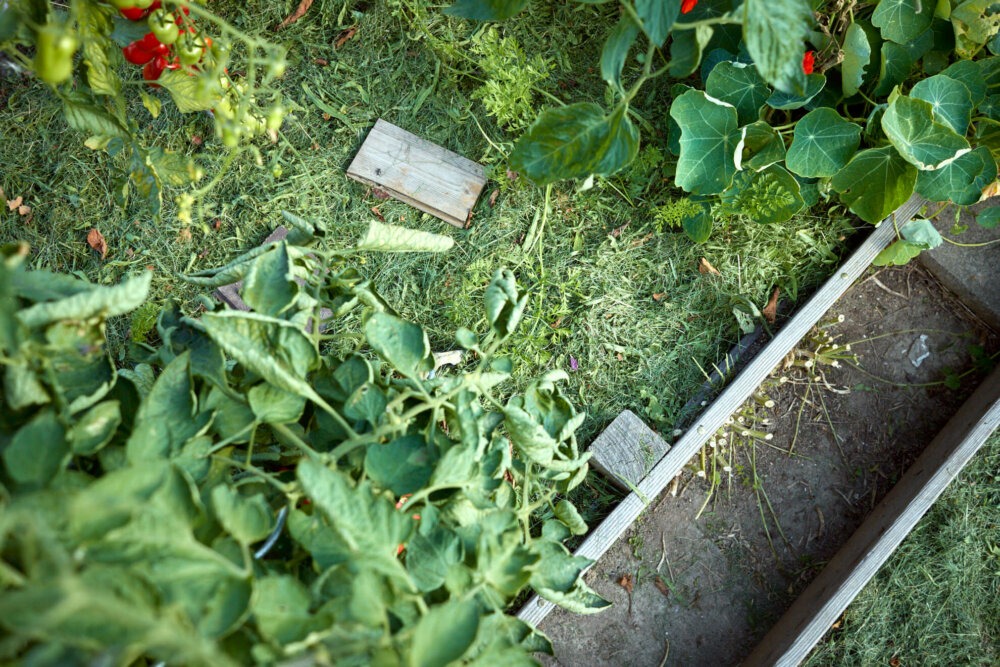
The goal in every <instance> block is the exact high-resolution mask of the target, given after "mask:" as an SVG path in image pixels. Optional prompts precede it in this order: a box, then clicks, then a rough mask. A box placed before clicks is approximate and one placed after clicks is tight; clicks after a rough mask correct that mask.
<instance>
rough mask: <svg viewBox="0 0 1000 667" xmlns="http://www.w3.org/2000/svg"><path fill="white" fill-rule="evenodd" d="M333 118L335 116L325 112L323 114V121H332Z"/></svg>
mask: <svg viewBox="0 0 1000 667" xmlns="http://www.w3.org/2000/svg"><path fill="white" fill-rule="evenodd" d="M331 118H333V116H331V115H330V114H328V113H326V112H325V111H324V112H323V120H330V119H331Z"/></svg>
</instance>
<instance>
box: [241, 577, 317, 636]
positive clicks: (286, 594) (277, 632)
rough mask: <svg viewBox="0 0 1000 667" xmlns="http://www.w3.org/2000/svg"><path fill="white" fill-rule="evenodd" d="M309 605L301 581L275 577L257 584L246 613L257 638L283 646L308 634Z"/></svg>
mask: <svg viewBox="0 0 1000 667" xmlns="http://www.w3.org/2000/svg"><path fill="white" fill-rule="evenodd" d="M310 604H311V600H310V599H309V590H308V589H307V588H306V587H305V585H304V584H303V583H302V582H301V581H299V580H298V579H296V578H295V577H292V576H290V575H287V574H275V575H268V576H265V577H261V578H260V579H258V580H257V582H256V584H255V585H254V591H253V597H251V599H250V610H251V611H252V612H253V616H254V621H255V622H256V624H257V629H258V630H260V633H261V635H263V636H264V637H265V638H267V639H269V640H271V641H273V642H275V643H276V644H280V645H283V644H289V643H291V642H294V641H298V640H299V639H302V638H303V637H305V636H306V635H307V634H309V630H310V628H311V626H312V621H313V617H312V616H311V615H310V614H309V606H310Z"/></svg>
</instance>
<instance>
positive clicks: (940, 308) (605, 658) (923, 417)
mask: <svg viewBox="0 0 1000 667" xmlns="http://www.w3.org/2000/svg"><path fill="white" fill-rule="evenodd" d="M831 316H832V317H833V321H832V322H830V321H829V320H828V321H827V324H826V325H824V327H823V328H822V329H819V330H817V332H815V333H814V334H811V335H810V336H809V337H807V339H805V340H804V341H803V342H802V343H801V344H800V346H799V349H800V350H805V351H815V349H816V345H817V341H818V340H819V339H820V338H821V337H822V334H821V333H820V332H823V331H825V332H829V333H830V334H831V335H832V336H833V337H834V339H835V342H837V343H839V344H840V345H845V344H847V343H850V344H851V352H853V353H855V354H857V355H858V368H853V367H851V366H850V365H848V364H847V363H845V362H841V363H840V365H839V367H833V366H831V365H828V364H822V363H821V364H819V365H818V366H816V367H814V368H812V369H804V368H798V367H788V368H785V369H776V371H775V374H774V376H773V377H772V379H771V380H769V381H768V382H767V383H765V385H764V387H763V391H764V393H766V394H767V397H768V398H770V399H772V400H774V401H775V403H776V405H775V407H773V408H771V409H764V408H761V407H758V408H755V409H750V408H748V407H744V409H743V410H741V412H740V413H738V414H742V415H743V416H744V419H745V424H744V425H742V426H741V425H740V424H738V423H736V424H734V425H733V427H731V429H730V430H731V431H733V433H734V435H733V436H732V439H731V440H730V439H728V438H727V439H726V440H725V442H724V443H720V444H718V445H717V451H719V452H724V455H723V456H722V457H720V458H719V459H716V461H717V465H718V466H720V467H721V465H722V462H723V461H724V462H725V463H728V464H730V467H731V472H721V480H720V485H719V488H718V490H717V492H716V494H715V496H714V497H713V499H712V500H711V501H710V502H709V503H708V504H707V506H705V508H704V510H703V511H702V512H701V515H700V517H698V518H696V515H697V514H698V512H699V509H701V507H702V505H703V504H704V502H705V498H706V494H707V492H708V484H707V483H706V482H705V480H704V479H702V478H700V477H698V476H696V475H695V474H693V473H688V472H686V473H685V474H684V475H683V476H682V479H681V480H680V482H679V485H678V486H679V487H680V489H681V491H680V492H679V494H678V495H677V496H672V495H670V494H669V493H667V494H664V496H663V497H661V498H659V499H657V500H656V501H654V503H653V504H652V505H651V507H650V508H649V509H647V510H646V511H645V512H644V514H643V516H642V517H641V518H640V520H639V521H638V522H637V523H636V525H635V526H633V527H632V528H631V529H630V530H629V532H628V533H627V534H626V535H625V536H624V537H623V539H622V540H620V541H619V542H618V543H617V544H616V545H615V546H614V547H613V548H612V549H611V550H610V551H609V552H608V553H607V554H606V555H605V556H604V557H603V558H602V559H601V561H600V562H599V563H597V564H596V565H595V566H594V567H593V569H592V570H591V571H590V572H589V574H588V581H589V582H590V584H591V586H593V587H594V589H595V590H597V591H598V592H600V593H601V594H602V595H604V596H605V597H607V598H608V599H610V600H613V601H614V602H616V605H615V606H614V607H613V608H612V609H611V610H609V611H608V612H605V613H603V614H598V615H595V616H589V617H580V616H576V615H573V614H568V613H564V612H561V611H558V612H554V613H553V614H552V615H550V616H549V617H548V618H547V619H546V620H545V621H544V622H543V623H542V626H541V627H542V630H544V631H545V632H546V633H547V634H548V635H549V636H550V637H551V638H552V640H553V643H554V645H555V649H556V659H555V660H550V661H548V662H549V663H550V664H560V665H594V666H597V665H625V664H627V665H635V666H643V665H660V664H661V663H662V664H667V665H727V664H736V663H738V662H739V660H740V659H741V658H742V657H743V656H745V655H746V654H747V653H748V652H749V650H750V649H751V648H752V647H753V646H754V644H755V643H756V642H757V641H758V640H759V639H760V638H761V637H762V636H763V634H764V633H766V632H767V630H768V629H769V628H770V626H771V625H772V624H773V623H774V622H775V621H776V620H777V618H778V617H779V616H780V615H781V613H782V612H783V611H784V610H785V609H786V608H787V607H788V606H789V605H790V604H791V602H792V600H794V598H795V596H796V595H798V593H799V592H801V591H802V589H803V588H804V587H805V586H806V585H807V584H808V583H809V582H810V581H811V580H812V578H813V577H814V576H815V575H816V574H818V573H819V571H820V570H821V569H822V567H823V565H824V563H825V561H827V560H828V559H829V558H830V557H832V556H833V554H834V553H836V551H837V550H838V549H839V548H840V546H841V545H842V544H843V543H844V542H845V541H846V539H847V538H848V537H849V536H850V535H851V534H852V533H853V532H854V530H855V529H856V528H857V527H858V525H859V524H860V523H861V521H862V520H863V519H864V517H865V516H866V515H867V514H868V513H869V512H870V511H871V509H872V508H873V507H874V506H875V504H876V503H877V502H878V501H879V500H880V499H881V498H882V497H883V496H884V495H885V493H886V492H887V491H888V490H889V489H890V488H892V486H893V484H894V483H895V482H896V480H897V479H898V478H899V476H900V475H901V474H902V473H903V472H904V471H905V470H906V468H907V467H908V466H909V464H910V463H912V461H913V460H914V459H915V458H916V456H917V455H918V454H919V453H920V452H921V451H922V450H923V449H924V447H926V446H927V444H928V443H929V442H930V441H931V440H932V439H933V437H934V436H935V435H936V434H937V432H938V431H939V430H940V429H941V427H942V426H943V425H944V424H945V423H946V422H947V421H948V419H949V418H950V417H951V415H952V414H953V413H954V412H955V410H956V409H957V407H958V406H959V405H960V404H961V403H962V402H963V401H964V400H965V399H966V398H967V397H968V395H969V394H971V393H972V391H973V390H974V389H975V386H976V385H977V383H978V382H979V381H980V380H981V379H982V377H983V375H984V374H983V372H981V371H979V370H977V362H978V365H979V366H984V365H985V364H983V363H982V361H983V356H984V355H989V354H993V353H995V352H996V351H997V350H998V349H1000V340H998V338H997V336H996V335H995V334H994V333H993V332H991V331H990V330H989V329H988V328H986V327H985V326H984V325H983V324H982V323H981V322H980V321H978V320H977V319H976V318H975V317H974V316H973V315H971V313H970V312H969V311H968V310H967V309H966V308H965V307H964V306H963V305H962V304H961V303H960V302H959V301H957V300H956V299H955V298H954V297H953V296H952V295H951V294H950V293H949V292H947V291H946V290H944V288H942V287H941V286H940V285H939V284H938V283H937V282H936V281H935V280H934V279H933V277H931V276H930V275H929V274H928V273H927V272H925V271H924V270H923V269H921V268H919V267H917V266H907V267H903V268H897V269H886V270H881V271H878V272H872V273H870V274H869V275H868V276H867V277H866V278H865V279H862V280H861V281H860V282H859V283H858V284H857V285H855V286H854V287H852V288H851V290H849V291H848V293H847V294H846V295H845V296H844V297H843V298H842V299H841V300H840V301H839V302H838V303H837V305H836V306H835V307H834V309H833V311H832V313H831ZM838 316H843V320H842V321H840V322H838V321H837V318H838ZM924 337H925V338H924ZM841 351H843V350H842V349H841ZM925 353H929V354H926V355H925ZM921 357H923V359H921ZM805 358H806V357H805V356H803V355H801V354H800V355H799V356H798V357H797V359H799V361H802V360H804V359H805ZM915 362H916V363H915ZM917 364H919V365H917ZM817 368H818V372H817ZM782 376H784V377H785V378H787V380H785V381H783V382H782V381H781V379H780V378H781V377H782ZM817 376H820V379H819V380H818V381H817V380H816V379H815V378H816V377H817ZM949 378H950V382H949V384H951V385H952V386H954V385H955V383H956V382H957V383H958V386H957V388H954V389H953V388H949V387H948V386H946V384H945V383H944V381H945V380H946V379H949ZM764 419H768V420H769V423H766V424H765V423H763V420H764ZM751 427H753V428H751ZM744 428H746V429H750V430H761V431H764V430H766V431H767V432H769V433H771V434H772V438H771V440H769V441H765V440H763V439H760V440H755V439H753V438H749V437H744V436H740V435H739V433H740V432H741V431H742V430H743V429H744ZM793 442H794V449H793V451H792V454H791V455H790V454H789V453H788V452H789V450H790V449H792V445H793ZM729 443H732V444H729ZM706 453H707V454H708V452H706ZM706 460H707V461H708V467H709V470H711V457H710V456H707V457H706ZM695 465H696V467H698V466H700V463H699V462H698V461H696V462H695ZM717 469H718V468H717ZM709 476H711V475H709ZM623 575H629V576H631V577H632V578H633V580H634V590H633V592H632V594H631V605H630V603H629V595H628V593H627V592H626V590H625V589H624V588H623V587H622V586H621V585H620V584H619V583H618V582H619V581H620V580H621V578H622V576H623ZM665 656H666V659H665V661H664V657H665Z"/></svg>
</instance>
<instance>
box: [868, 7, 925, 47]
mask: <svg viewBox="0 0 1000 667" xmlns="http://www.w3.org/2000/svg"><path fill="white" fill-rule="evenodd" d="M935 4H936V3H934V2H931V0H882V1H881V2H879V3H878V7H876V8H875V13H874V14H872V24H873V25H875V27H877V28H879V29H880V30H881V31H882V37H884V38H885V39H890V40H892V41H894V42H896V43H898V44H904V43H906V42H909V41H910V40H912V39H914V38H915V37H916V36H917V35H919V34H920V33H922V32H923V31H925V30H927V28H929V27H930V25H931V19H933V18H934V6H935Z"/></svg>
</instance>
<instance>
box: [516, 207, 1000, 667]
mask: <svg viewBox="0 0 1000 667" xmlns="http://www.w3.org/2000/svg"><path fill="white" fill-rule="evenodd" d="M924 203H925V202H924V200H923V199H922V198H920V197H918V196H916V195H914V196H913V197H911V198H910V200H909V201H907V202H906V203H905V204H903V205H902V206H900V207H899V208H898V209H896V211H895V212H894V213H893V214H892V215H890V216H889V217H888V218H886V219H885V220H883V221H882V223H881V224H880V225H879V226H878V227H876V228H875V230H874V231H872V232H871V233H870V234H869V236H868V238H867V239H866V240H865V241H864V242H863V243H862V244H861V246H860V247H859V248H858V249H857V250H856V251H855V252H854V253H853V254H852V255H851V256H850V258H848V260H847V261H846V262H844V263H843V264H842V265H841V267H840V268H839V269H838V271H837V272H836V273H835V274H834V275H833V276H832V277H831V278H830V279H829V280H827V281H826V283H824V284H823V286H822V287H821V288H820V289H819V291H817V292H816V294H814V295H813V297H812V298H811V299H809V301H808V302H807V303H806V304H805V305H804V306H803V307H802V308H801V309H800V310H799V311H798V312H797V313H796V314H795V315H794V316H793V317H792V318H791V319H790V320H789V321H788V322H786V323H785V325H784V326H783V327H782V328H781V330H780V331H779V332H778V334H777V335H776V336H775V337H774V338H773V339H772V340H771V341H770V342H769V343H768V344H767V346H766V347H764V348H763V349H762V350H761V351H760V352H759V353H758V354H757V356H756V357H755V358H754V359H753V360H752V361H751V362H750V363H749V364H748V365H747V366H746V367H745V368H744V369H743V370H742V371H741V372H740V373H739V374H738V375H737V376H736V377H735V378H734V379H733V380H732V381H731V382H730V383H729V385H728V386H727V387H726V388H725V390H724V391H723V392H722V393H721V394H720V395H719V396H718V398H716V399H715V401H713V402H712V404H711V405H709V406H708V408H706V409H705V411H704V412H703V413H702V414H701V415H700V416H699V418H698V419H697V420H696V421H695V422H694V424H693V425H692V426H691V428H689V429H688V430H687V431H686V432H685V433H684V434H683V435H682V436H681V438H680V439H679V440H678V441H677V442H676V443H674V445H673V446H672V447H671V448H670V450H669V451H668V452H667V454H666V455H664V457H663V458H662V459H660V461H659V462H658V463H657V464H656V465H654V466H653V467H652V469H651V470H650V471H649V474H648V475H646V477H645V478H644V479H643V480H642V481H641V482H639V484H637V485H636V489H635V490H633V491H632V492H631V493H629V495H628V496H626V497H625V499H624V500H622V502H621V503H619V505H618V506H617V507H616V508H615V509H614V510H613V511H612V512H611V514H610V515H608V517H607V518H605V519H604V521H602V522H601V524H600V525H598V526H597V527H596V528H595V529H594V530H593V531H591V533H590V534H589V535H588V536H587V538H586V539H585V540H584V542H583V544H582V545H580V547H579V548H578V549H577V550H576V552H575V555H577V556H583V557H586V558H590V559H592V560H594V561H597V560H598V559H599V558H600V557H601V556H602V555H603V554H604V553H605V552H606V551H607V550H608V549H610V548H611V546H612V545H613V544H614V543H615V541H616V540H617V539H618V538H619V537H621V535H622V534H623V533H624V532H625V531H626V530H627V529H628V528H629V527H630V526H631V525H632V524H633V523H634V522H635V521H636V519H638V518H639V515H640V514H641V513H642V511H643V510H644V509H645V507H646V503H647V502H652V501H653V500H654V499H655V498H656V497H657V496H659V495H660V493H662V492H663V491H664V489H666V487H667V485H669V484H670V482H671V481H672V480H673V479H674V478H675V477H676V476H677V475H678V474H680V472H681V470H682V469H683V468H684V466H685V465H687V463H688V461H690V460H691V458H693V457H694V456H695V455H696V454H697V453H698V451H699V450H700V449H701V448H702V447H703V446H704V444H705V443H706V442H707V441H708V439H709V438H710V437H711V436H712V434H713V433H715V432H716V431H717V430H718V429H719V428H721V427H722V426H723V424H724V422H725V420H726V419H727V418H728V417H729V416H730V415H731V414H732V413H733V412H734V411H735V410H737V409H738V408H739V406H740V405H742V404H743V403H744V402H745V401H746V400H747V399H748V398H750V395H751V394H752V392H753V391H754V390H755V389H756V388H757V387H758V386H759V385H760V383H761V382H763V381H764V379H765V378H766V377H767V376H768V374H769V373H770V372H771V371H772V370H773V369H774V368H775V367H776V366H777V365H778V364H779V363H780V362H781V360H782V359H783V358H784V357H785V356H786V355H787V354H788V353H789V352H791V350H792V349H793V348H794V347H795V345H796V344H798V342H799V341H800V340H801V339H802V338H803V337H804V336H805V335H806V334H807V333H808V332H809V330H810V329H812V327H813V326H815V325H816V323H817V322H818V321H819V320H820V319H821V318H822V317H823V316H824V315H825V314H826V313H827V311H828V310H829V309H830V308H831V307H832V306H833V305H834V303H836V302H837V300H838V299H839V298H840V297H841V296H842V295H843V294H844V292H845V291H847V289H848V288H849V287H850V286H851V285H852V284H854V282H855V281H856V280H857V279H858V278H859V277H860V276H861V275H862V274H863V273H864V271H865V270H866V269H867V268H868V267H869V266H870V265H871V263H872V260H873V259H874V258H875V256H876V255H877V254H878V253H879V252H881V251H882V250H883V249H884V248H885V247H886V246H888V245H889V243H891V242H892V241H893V240H894V239H895V235H896V230H897V228H899V227H901V226H902V225H904V224H906V223H907V222H909V221H910V220H911V219H912V218H913V216H914V215H915V214H916V213H917V211H918V210H920V208H921V206H922V205H923V204H924ZM998 425H1000V370H998V371H997V372H994V373H993V375H992V376H991V377H990V378H989V379H988V380H987V381H986V382H984V383H983V385H982V386H981V387H980V389H979V390H978V391H977V392H976V393H975V394H974V395H973V396H972V398H970V399H969V400H968V401H967V402H966V403H965V405H964V406H963V407H962V408H961V409H960V410H959V412H958V413H957V414H956V415H955V417H954V418H953V419H952V420H951V421H950V422H949V423H948V425H947V426H946V427H945V429H944V430H943V431H941V433H940V434H939V436H938V437H937V438H936V439H935V440H934V441H933V442H932V443H931V444H930V445H929V446H928V447H927V449H926V450H925V452H924V454H923V455H921V457H920V458H919V459H918V460H917V462H916V463H915V464H914V465H913V466H912V467H911V468H910V470H908V471H907V473H906V474H905V476H904V477H903V478H902V479H901V480H900V482H899V483H898V484H897V485H896V487H894V488H893V490H892V492H891V493H890V494H889V495H888V496H887V497H886V498H885V499H884V500H883V501H882V503H880V504H879V506H878V507H876V509H875V510H874V511H873V512H872V514H871V515H870V516H869V518H868V519H867V520H866V521H865V522H864V523H863V524H862V526H861V527H860V528H859V529H858V530H857V532H856V533H855V534H854V536H852V537H851V538H850V540H849V541H848V542H847V544H846V545H845V546H844V547H843V548H842V549H841V551H840V552H839V553H838V554H837V556H836V557H835V558H834V559H833V560H832V561H831V562H830V564H829V565H828V566H827V567H826V568H825V569H824V570H823V572H821V573H820V575H819V576H818V577H817V578H816V580H815V581H814V582H813V583H812V585H810V586H809V587H808V588H807V589H806V591H805V592H804V593H803V594H802V595H801V596H800V597H799V599H798V600H796V602H795V603H794V604H793V606H792V608H791V609H789V611H788V612H787V613H786V614H785V616H784V617H783V618H782V619H781V620H780V621H779V622H778V623H777V624H776V625H775V626H774V628H773V629H772V630H771V632H770V633H769V634H768V635H767V636H766V637H765V639H764V640H763V641H762V642H761V644H760V645H759V646H758V647H757V648H756V649H755V650H754V652H753V653H752V654H751V655H750V657H749V658H748V659H747V661H746V662H745V664H746V665H775V664H777V665H796V664H798V663H799V662H800V661H801V660H802V659H803V658H804V657H805V656H806V655H808V653H809V651H810V650H811V649H812V647H813V646H815V644H816V643H817V642H818V641H819V640H820V639H821V638H822V636H823V634H824V633H825V632H826V630H827V629H828V628H829V627H830V625H831V624H832V623H833V622H834V621H835V620H836V619H837V617H838V616H839V615H840V614H841V613H843V611H844V609H846V608H847V606H848V605H849V604H850V602H851V601H852V600H853V599H854V597H855V596H856V595H857V594H858V593H859V592H860V591H861V589H862V588H863V587H864V585H865V584H866V583H867V582H868V581H869V580H870V579H871V577H873V576H874V575H875V572H877V571H878V568H879V567H880V566H881V565H882V563H884V562H885V560H886V559H887V558H888V557H889V555H890V554H891V553H892V552H893V551H894V550H895V549H896V547H897V546H899V544H900V543H901V542H902V541H903V539H904V538H905V537H906V535H907V534H909V532H910V530H912V529H913V527H914V526H915V525H916V523H917V521H918V520H919V519H920V517H921V516H923V514H924V513H925V512H926V511H927V510H928V509H929V508H930V506H931V504H932V503H933V502H934V500H935V499H937V497H938V496H939V495H940V494H941V492H942V491H944V489H945V488H946V487H947V485H948V483H950V482H951V480H953V479H954V478H955V476H956V475H958V473H959V472H960V471H961V469H962V468H963V467H964V466H965V464H966V463H968V461H969V459H971V458H972V456H973V455H974V454H975V452H976V451H978V450H979V448H980V447H981V446H982V444H983V442H985V440H986V438H987V437H989V434H990V433H991V432H992V431H993V430H994V429H995V428H997V426H998ZM643 499H645V501H644V500H643ZM554 608H555V605H554V604H552V603H551V602H548V601H547V600H543V599H541V598H540V597H538V596H537V595H536V596H533V597H532V598H531V599H530V600H528V602H527V603H526V604H525V605H524V606H523V607H522V608H521V610H520V612H519V613H518V618H520V619H521V620H523V621H525V622H527V623H530V624H532V625H535V626H537V625H538V624H540V623H541V622H542V620H543V619H544V618H545V617H546V616H547V615H548V613H549V612H550V611H552V610H553V609H554Z"/></svg>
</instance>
